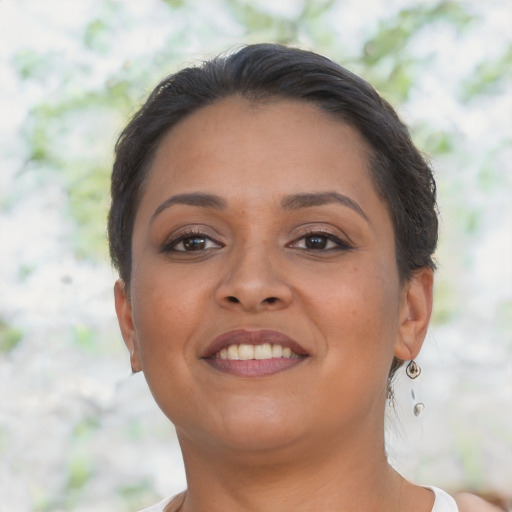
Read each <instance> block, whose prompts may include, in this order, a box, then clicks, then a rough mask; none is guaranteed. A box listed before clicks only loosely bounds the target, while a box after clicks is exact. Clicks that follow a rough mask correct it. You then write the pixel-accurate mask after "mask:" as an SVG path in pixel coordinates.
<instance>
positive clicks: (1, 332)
mask: <svg viewBox="0 0 512 512" xmlns="http://www.w3.org/2000/svg"><path fill="white" fill-rule="evenodd" d="M22 339H23V330H22V329H20V328H19V327H14V326H11V325H9V324H8V323H6V322H5V321H4V320H2V319H1V318H0V353H1V352H10V351H11V350H13V349H14V348H15V347H16V346H17V345H18V343H20V341H21V340H22Z"/></svg>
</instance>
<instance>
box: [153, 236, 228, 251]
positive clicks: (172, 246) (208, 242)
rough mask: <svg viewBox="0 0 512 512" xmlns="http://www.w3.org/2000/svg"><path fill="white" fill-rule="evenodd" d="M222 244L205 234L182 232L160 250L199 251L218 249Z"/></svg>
mask: <svg viewBox="0 0 512 512" xmlns="http://www.w3.org/2000/svg"><path fill="white" fill-rule="evenodd" d="M220 247H222V244H220V243H218V242H216V241H214V240H212V239H211V238H209V237H207V236H206V235H202V234H200V233H198V234H184V235H182V236H180V237H179V238H178V239H176V240H171V241H170V242H168V243H166V244H165V245H164V246H163V247H162V249H161V252H199V251H207V250H209V249H219V248H220Z"/></svg>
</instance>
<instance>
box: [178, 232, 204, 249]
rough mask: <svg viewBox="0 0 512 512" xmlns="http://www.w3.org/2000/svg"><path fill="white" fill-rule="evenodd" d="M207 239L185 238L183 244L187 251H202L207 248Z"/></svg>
mask: <svg viewBox="0 0 512 512" xmlns="http://www.w3.org/2000/svg"><path fill="white" fill-rule="evenodd" d="M206 241H207V239H206V238H205V237H202V236H194V237H190V238H184V239H183V240H182V241H181V243H182V244H183V250H185V251H201V250H203V249H205V248H206Z"/></svg>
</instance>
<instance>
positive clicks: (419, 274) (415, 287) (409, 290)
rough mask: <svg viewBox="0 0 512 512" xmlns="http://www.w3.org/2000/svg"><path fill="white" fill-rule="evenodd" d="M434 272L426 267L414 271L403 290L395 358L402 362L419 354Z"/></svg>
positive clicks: (427, 320)
mask: <svg viewBox="0 0 512 512" xmlns="http://www.w3.org/2000/svg"><path fill="white" fill-rule="evenodd" d="M433 286H434V272H433V271H432V269H430V268H428V267H423V268H420V269H418V270H416V271H415V272H414V273H413V275H412V277H411V279H410V280H409V281H408V282H407V283H405V285H404V288H403V291H402V293H403V295H402V302H401V305H400V325H399V333H398V338H397V341H396V345H395V356H396V357H398V358H399V359H402V360H404V361H407V360H410V359H414V358H415V357H416V356H417V355H418V354H419V352H420V349H421V346H422V345H423V341H424V339H425V335H426V334H427V328H428V324H429V321H430V315H431V313H432V294H433Z"/></svg>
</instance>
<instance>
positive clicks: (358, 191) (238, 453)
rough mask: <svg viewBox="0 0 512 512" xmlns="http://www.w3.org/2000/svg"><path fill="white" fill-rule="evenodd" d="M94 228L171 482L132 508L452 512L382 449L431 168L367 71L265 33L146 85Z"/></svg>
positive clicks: (425, 225) (408, 347)
mask: <svg viewBox="0 0 512 512" xmlns="http://www.w3.org/2000/svg"><path fill="white" fill-rule="evenodd" d="M109 237H110V247H111V255H112V259H113V262H114V264H115V265H116V267H117V268H118V270H119V274H120V280H119V281H118V282H117V283H116V286H115V299H116V311H117V315H118V318H119V324H120V327H121V331H122V335H123V338H124V341H125V343H126V345H127V347H128V349H129V351H130V357H131V364H132V369H133V371H134V372H139V371H143V372H144V375H145V378H146V380H147V382H148V385H149V387H150V389H151V392H152V394H153V396H154V398H155V400H156V402H157V403H158V405H159V406H160V408H161V409H162V411H163V412H164V413H165V414H166V415H167V416H168V418H169V419H170V420H171V421H172V422H173V423H174V425H175V427H176V432H177V436H178V439H179V442H180V446H181V449H182V452H183V458H184V463H185V470H186V475H187V484H188V489H187V491H186V492H184V493H183V494H181V495H180V496H178V497H176V498H175V499H173V500H169V499H168V500H166V501H164V502H163V503H161V504H159V505H157V506H155V507H152V508H150V509H147V510H151V511H162V510H164V511H167V512H170V511H177V510H179V511H181V512H191V511H193V512H203V511H208V512H214V511H223V512H224V511H240V512H242V511H266V512H272V511H279V512H283V511H295V512H300V511H325V512H328V511H333V512H334V511H344V512H348V511H356V510H357V511H359V510H364V511H366V512H370V511H379V512H401V511H403V512H405V511H407V512H411V511H416V512H430V511H435V512H450V511H456V510H458V509H457V505H456V503H455V501H454V500H453V499H452V498H451V497H450V496H448V495H447V494H445V493H444V492H443V491H440V490H438V489H433V488H425V487H419V486H416V485H413V484H412V483H410V482H407V481H406V480H405V479H404V478H402V477H401V476H400V475H399V474H398V473H396V472H395V471H394V470H393V468H391V466H390V465H389V464H388V462H387V459H386V453H385V447H384V410H385V404H386V399H387V398H388V396H389V395H390V392H391V387H390V383H391V379H392V377H393V375H394V374H395V372H396V371H398V370H399V369H400V368H401V367H402V366H405V365H403V363H404V361H410V362H412V361H414V358H415V357H416V356H417V354H418V353H419V351H420V349H421V345H422V343H423V340H424V337H425V333H426V330H427V326H428V322H429V318H430V313H431V307H432V285H433V269H434V263H433V259H432V255H433V253H434V250H435V247H436V242H437V216H436V200H435V184H434V180H433V177H432V172H431V170H430V168H429V167H428V165H427V163H426V162H425V160H424V159H423V157H422V156H421V154H420V153H419V152H418V150H417V149H416V148H415V147H414V145H413V144H412V142H411V140H410V138H409V135H408V132H407V130H406V128H405V127H404V125H403V124H402V123H401V122H400V120H399V119H398V117H397V115H396V114H395V112H394V111H393V109H392V108H391V106H390V105H389V104H388V103H387V102H386V101H384V100H383V99H382V98H380V97H379V95H378V94H377V93H376V92H375V91H374V90H373V88H371V86H369V85H368V84H367V83H366V82H364V81H363V80H361V79H360V78H358V77H357V76H354V75H353V74H351V73H350V72H348V71H347V70H345V69H343V68H341V67H340V66H338V65H336V64H334V63H333V62H331V61H329V60H328V59H326V58H323V57H321V56H318V55H316V54H313V53H310V52H305V51H300V50H296V49H290V48H285V47H280V46H275V45H254V46H249V47H246V48H244V49H242V50H240V51H238V52H237V53H234V54H232V55H229V56H227V57H223V58H218V59H214V60H213V61H210V62H206V63H204V64H203V65H202V66H201V67H197V68H190V69H185V70H182V71H180V72H179V73H177V74H175V75H173V76H171V77H169V78H167V79H165V80H164V81H163V82H162V83H161V84H160V85H159V86H158V87H157V88H156V90H155V91H154V92H153V93H152V94H151V96H150V98H149V99H148V101H147V102H146V104H145V105H144V106H143V107H142V109H141V110H140V111H139V112H138V113H137V114H136V116H135V117H134V119H133V120H132V121H131V122H130V123H129V125H128V126H127V127H126V128H125V130H124V131H123V133H122V135H121V137H120V140H119V142H118V144H117V147H116V161H115V164H114V171H113V176H112V208H111V212H110V217H109ZM407 368H408V374H409V375H410V376H411V377H414V376H415V375H416V374H417V372H418V371H419V369H418V367H417V365H415V363H409V365H408V366H407ZM459 510H461V511H464V510H486V508H485V505H483V502H480V504H479V505H470V506H466V505H463V504H462V503H461V504H460V506H459Z"/></svg>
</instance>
